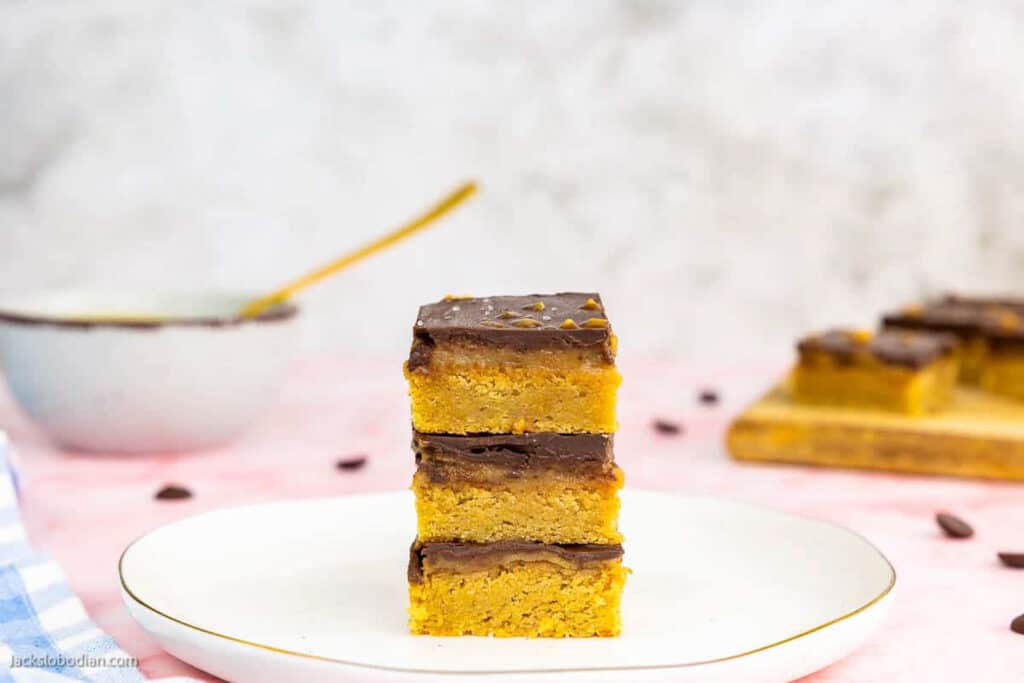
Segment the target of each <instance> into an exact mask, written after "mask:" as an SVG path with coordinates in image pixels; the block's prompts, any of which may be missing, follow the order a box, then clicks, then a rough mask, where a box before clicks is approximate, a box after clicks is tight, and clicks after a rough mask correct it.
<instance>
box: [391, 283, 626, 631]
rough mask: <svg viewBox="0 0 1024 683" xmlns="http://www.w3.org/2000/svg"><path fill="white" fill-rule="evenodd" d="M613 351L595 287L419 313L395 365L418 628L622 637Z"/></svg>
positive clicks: (454, 302)
mask: <svg viewBox="0 0 1024 683" xmlns="http://www.w3.org/2000/svg"><path fill="white" fill-rule="evenodd" d="M615 346H616V340H615V336H614V335H613V334H612V330H611V327H610V325H609V323H608V319H607V317H606V315H605V312H604V306H603V305H602V303H601V298H600V296H598V295H597V294H593V293H590V294H581V293H561V294H551V295H530V296H495V297H488V298H470V297H454V296H448V297H445V299H444V300H442V301H440V302H438V303H434V304H428V305H426V306H423V307H422V308H420V311H419V316H418V317H417V320H416V324H415V326H414V328H413V344H412V349H411V351H410V353H409V360H408V362H407V363H406V365H405V376H406V378H407V379H408V381H409V390H410V395H411V397H412V420H413V450H414V451H415V454H416V464H417V469H416V474H415V476H414V478H413V485H412V488H413V491H414V492H415V494H416V513H417V515H418V529H417V538H416V540H415V541H414V543H413V545H412V548H411V551H410V558H409V572H408V578H409V596H410V608H409V623H410V628H411V630H412V631H413V632H414V633H420V634H430V635H445V636H452V635H493V636H528V637H563V636H614V635H617V634H618V633H619V631H620V628H621V621H620V617H619V602H620V596H621V593H622V588H623V585H624V583H625V577H626V574H627V572H628V570H627V569H625V568H624V567H623V566H622V545H621V541H622V536H621V534H620V533H619V531H618V524H617V522H618V513H619V489H620V488H621V487H622V483H623V476H622V471H621V470H620V469H619V468H618V467H617V466H616V465H615V462H614V454H613V447H612V446H613V444H612V439H613V437H612V434H613V432H614V431H615V428H616V420H615V398H616V393H617V390H618V386H619V384H620V382H621V377H620V375H619V373H618V371H617V370H616V368H615Z"/></svg>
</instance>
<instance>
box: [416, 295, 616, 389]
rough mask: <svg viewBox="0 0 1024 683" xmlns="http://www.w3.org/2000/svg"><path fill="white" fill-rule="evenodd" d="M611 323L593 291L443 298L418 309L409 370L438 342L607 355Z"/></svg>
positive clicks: (427, 356)
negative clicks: (596, 351) (577, 350)
mask: <svg viewBox="0 0 1024 683" xmlns="http://www.w3.org/2000/svg"><path fill="white" fill-rule="evenodd" d="M611 336H612V331H611V326H610V324H609V323H608V319H607V317H605V312H604V304H603V303H602V302H601V296H600V295H599V294H597V293H594V292H590V293H581V292H560V293H558V294H530V295H527V296H492V297H482V298H471V297H445V299H443V300H441V301H438V302H437V303H433V304H427V305H426V306H422V307H421V308H420V310H419V315H418V316H417V318H416V324H415V325H414V326H413V337H414V340H413V347H412V351H411V352H410V354H409V369H410V370H415V369H417V368H419V367H423V366H425V365H428V364H429V362H430V354H431V350H432V348H433V347H434V346H435V345H436V344H439V343H461V344H472V345H480V346H492V347H503V348H509V349H513V350H517V351H533V350H538V349H565V348H590V347H603V348H604V349H605V350H606V356H607V357H608V360H609V362H611V360H613V355H614V354H613V351H612V349H611Z"/></svg>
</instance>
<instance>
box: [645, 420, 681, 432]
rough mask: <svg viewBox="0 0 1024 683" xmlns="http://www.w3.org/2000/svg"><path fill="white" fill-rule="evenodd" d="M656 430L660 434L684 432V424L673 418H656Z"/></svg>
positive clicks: (654, 424)
mask: <svg viewBox="0 0 1024 683" xmlns="http://www.w3.org/2000/svg"><path fill="white" fill-rule="evenodd" d="M652 424H653V426H654V431H656V432H658V433H659V434H682V433H683V425H681V424H679V423H678V422H673V421H672V420H662V419H660V418H659V419H656V420H655V421H654V422H653V423H652Z"/></svg>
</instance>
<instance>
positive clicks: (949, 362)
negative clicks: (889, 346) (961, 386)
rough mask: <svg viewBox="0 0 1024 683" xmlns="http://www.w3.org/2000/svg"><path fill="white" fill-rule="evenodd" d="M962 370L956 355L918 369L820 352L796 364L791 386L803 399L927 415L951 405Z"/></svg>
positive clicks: (797, 399) (813, 402) (850, 406)
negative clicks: (847, 359)
mask: <svg viewBox="0 0 1024 683" xmlns="http://www.w3.org/2000/svg"><path fill="white" fill-rule="evenodd" d="M957 372H958V367H957V363H956V360H955V359H954V358H952V357H947V358H941V359H939V360H936V361H934V362H933V363H930V364H929V365H927V366H925V367H923V368H920V369H914V368H908V367H904V366H897V365H890V364H886V363H882V362H880V361H878V360H876V359H873V358H868V359H858V361H857V362H856V363H842V362H836V360H835V359H833V358H831V357H830V356H828V355H827V354H816V357H815V358H813V359H812V360H811V362H806V361H804V360H801V362H800V363H798V364H797V365H796V367H795V368H794V369H793V372H792V373H791V375H790V389H791V391H792V395H793V399H794V400H795V401H796V402H798V403H806V404H810V405H827V406H842V407H847V408H870V409H876V410H885V411H892V412H897V413H904V414H906V415H925V414H929V413H935V412H938V411H940V410H942V409H944V408H945V407H946V406H947V405H949V402H950V400H951V399H952V396H953V387H954V386H955V385H956V378H957Z"/></svg>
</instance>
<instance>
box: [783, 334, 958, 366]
mask: <svg viewBox="0 0 1024 683" xmlns="http://www.w3.org/2000/svg"><path fill="white" fill-rule="evenodd" d="M956 346H957V339H956V337H954V336H952V335H948V334H925V333H912V332H893V331H883V332H879V333H878V334H875V335H872V334H870V333H868V332H863V331H849V330H829V331H828V332H825V333H824V334H820V335H812V336H810V337H805V338H804V339H801V340H800V342H799V343H798V344H797V350H798V351H799V352H800V357H801V359H803V358H804V357H805V356H807V355H810V354H814V353H824V354H828V355H830V356H833V357H835V358H837V359H839V360H840V361H846V362H852V361H853V360H854V358H855V356H857V355H858V354H867V355H870V356H874V357H875V358H877V359H878V360H880V361H882V362H883V363H887V364H889V365H900V366H904V367H908V368H914V369H918V368H922V367H925V366H926V365H928V364H930V363H932V362H933V361H935V360H937V359H938V358H942V357H944V356H947V355H949V354H951V353H952V352H953V350H954V349H955V348H956Z"/></svg>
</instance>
